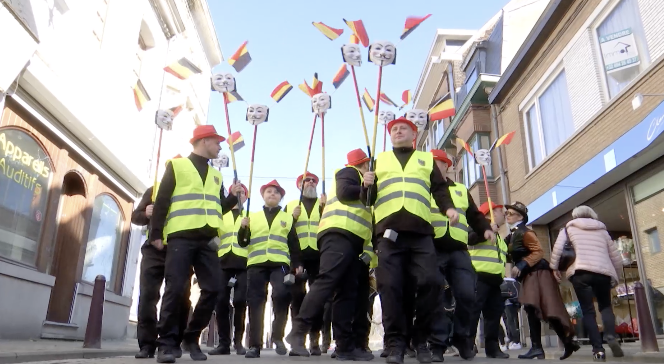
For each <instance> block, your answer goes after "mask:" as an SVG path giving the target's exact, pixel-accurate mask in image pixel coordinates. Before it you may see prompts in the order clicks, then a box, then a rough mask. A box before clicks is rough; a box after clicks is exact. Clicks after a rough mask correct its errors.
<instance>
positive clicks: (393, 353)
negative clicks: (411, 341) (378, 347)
mask: <svg viewBox="0 0 664 364" xmlns="http://www.w3.org/2000/svg"><path fill="white" fill-rule="evenodd" d="M389 351H390V352H389V354H388V355H387V358H386V359H385V362H386V363H392V364H403V356H404V352H403V351H402V350H400V349H396V348H390V349H389Z"/></svg>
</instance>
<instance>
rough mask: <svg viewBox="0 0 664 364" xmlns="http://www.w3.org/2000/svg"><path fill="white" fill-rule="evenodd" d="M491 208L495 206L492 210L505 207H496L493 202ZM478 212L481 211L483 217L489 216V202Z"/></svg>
mask: <svg viewBox="0 0 664 364" xmlns="http://www.w3.org/2000/svg"><path fill="white" fill-rule="evenodd" d="M491 206H493V208H492V210H495V209H500V208H503V205H496V204H495V203H493V201H492V202H491ZM478 210H480V212H481V213H482V214H483V215H486V214H488V213H489V202H488V201H487V202H485V203H483V204H482V205H481V206H480V207H479V209H478Z"/></svg>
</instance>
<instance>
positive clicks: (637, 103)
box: [632, 93, 664, 110]
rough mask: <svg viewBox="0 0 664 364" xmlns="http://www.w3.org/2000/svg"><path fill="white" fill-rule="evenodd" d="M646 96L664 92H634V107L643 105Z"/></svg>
mask: <svg viewBox="0 0 664 364" xmlns="http://www.w3.org/2000/svg"><path fill="white" fill-rule="evenodd" d="M646 96H660V97H661V96H664V94H641V93H637V94H634V98H633V99H632V109H634V110H636V109H638V108H640V107H641V104H643V98H644V97H646Z"/></svg>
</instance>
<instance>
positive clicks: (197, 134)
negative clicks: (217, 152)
mask: <svg viewBox="0 0 664 364" xmlns="http://www.w3.org/2000/svg"><path fill="white" fill-rule="evenodd" d="M205 138H217V140H218V141H219V142H223V141H224V140H226V138H224V137H222V136H221V135H219V134H217V130H216V129H215V128H214V125H198V126H197V127H196V128H195V129H194V136H193V137H192V138H191V139H190V140H189V143H191V144H194V142H195V141H197V140H200V139H205Z"/></svg>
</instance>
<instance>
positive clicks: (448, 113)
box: [429, 92, 456, 121]
mask: <svg viewBox="0 0 664 364" xmlns="http://www.w3.org/2000/svg"><path fill="white" fill-rule="evenodd" d="M455 114H456V110H455V109H454V101H453V100H452V97H451V96H450V93H449V92H448V93H447V94H445V96H443V97H442V98H441V99H440V100H438V102H436V104H435V105H434V107H432V108H431V110H429V120H431V121H436V120H442V119H445V118H449V117H452V116H454V115H455Z"/></svg>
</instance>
